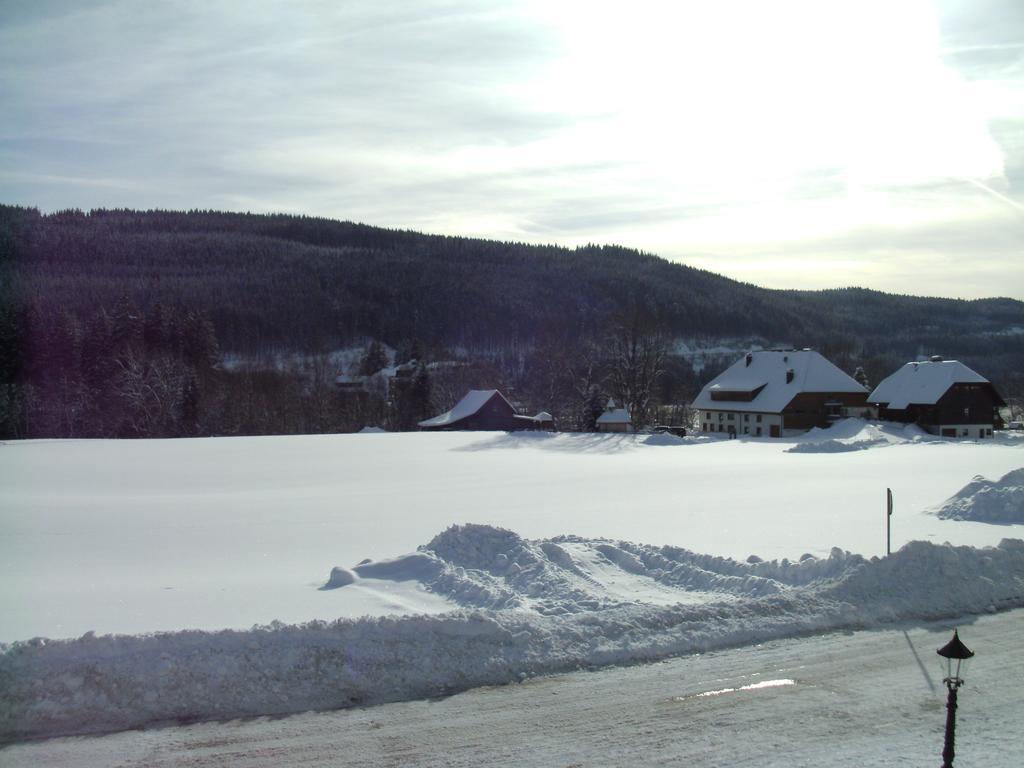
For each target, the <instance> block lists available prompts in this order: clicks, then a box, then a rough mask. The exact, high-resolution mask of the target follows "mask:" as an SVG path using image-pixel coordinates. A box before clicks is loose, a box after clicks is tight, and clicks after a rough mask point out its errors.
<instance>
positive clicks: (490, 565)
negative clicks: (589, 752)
mask: <svg viewBox="0 0 1024 768" xmlns="http://www.w3.org/2000/svg"><path fill="white" fill-rule="evenodd" d="M1022 448H1024V441H1021V440H1017V439H1013V438H1009V437H1003V438H1001V439H997V440H993V441H990V442H985V443H969V442H954V441H947V440H938V439H933V438H930V437H927V436H923V435H921V434H920V433H917V432H916V431H913V430H904V429H902V428H893V427H884V426H880V425H877V424H865V423H863V422H857V421H850V422H844V423H841V424H839V425H836V426H835V427H833V428H832V429H831V430H825V431H817V432H814V433H812V434H810V435H807V436H805V437H802V438H799V439H793V440H769V439H763V440H742V439H740V440H733V441H728V440H714V439H708V438H701V437H697V438H687V439H684V440H680V439H677V438H673V437H670V436H664V435H658V436H645V435H569V434H559V435H547V434H519V435H507V434H504V433H501V434H495V433H475V434H474V433H451V434H404V435H394V434H362V435H332V436H315V437H274V438H232V439H207V440H177V441H135V442H116V441H68V442H59V441H41V442H30V443H7V444H3V445H0V522H2V526H3V532H4V535H3V536H2V537H0V569H2V570H0V611H2V612H3V615H4V620H3V622H2V623H0V640H4V641H8V642H9V641H26V640H27V639H29V638H35V637H48V638H77V637H78V636H80V635H83V634H84V633H86V632H95V634H96V635H97V636H93V635H91V634H90V635H86V636H84V637H81V638H79V639H75V640H68V641H58V642H52V641H44V640H40V639H36V640H33V641H31V642H17V643H15V644H14V645H11V646H7V647H6V648H5V649H4V651H3V654H2V655H0V675H6V678H5V679H6V680H7V681H8V682H9V703H8V706H7V708H6V709H5V711H4V712H3V713H0V720H3V722H2V723H0V731H3V732H6V733H8V734H9V735H10V734H15V733H22V734H29V733H37V734H38V733H52V732H61V731H65V732H66V731H75V730H89V729H109V728H120V727H129V726H131V725H134V724H138V723H142V722H148V721H153V720H161V719H168V718H180V717H230V716H238V715H246V714H265V713H270V712H292V711H299V710H302V709H309V708H324V707H334V706H343V705H346V704H353V703H359V702H376V701H387V700H395V699H400V698H408V697H410V696H422V695H430V694H432V693H438V692H444V691H451V690H460V689H464V688H466V687H470V686H473V685H479V684H485V683H494V682H503V681H506V680H509V679H515V678H516V677H517V676H519V675H523V674H535V673H538V672H550V671H559V670H564V669H570V668H574V667H575V666H578V665H584V666H586V665H592V664H603V663H610V662H621V661H635V660H643V659H653V658H661V657H664V656H667V655H671V654H676V653H684V652H689V651H693V650H701V649H706V648H715V647H723V646H727V645H736V644H743V643H747V642H756V641H761V640H764V639H768V638H772V637H784V636H789V635H792V634H794V633H798V632H806V631H812V630H821V629H829V628H835V627H846V626H871V625H874V624H877V623H880V622H887V621H892V620H897V619H921V618H935V617H941V616H951V615H958V614H962V613H969V612H980V611H986V610H993V609H999V608H1004V607H1011V606H1014V605H1021V604H1024V545H1022V544H1020V543H1019V542H1016V541H1014V540H1016V539H1024V525H1019V524H1003V525H993V524H990V523H986V522H976V521H971V520H948V519H942V518H941V517H940V516H939V514H937V513H938V512H939V511H941V509H942V508H943V504H944V502H946V501H947V500H948V499H951V498H953V497H956V498H955V499H954V500H955V501H958V502H960V503H961V505H962V503H963V500H964V499H965V498H967V496H969V495H970V491H966V492H965V493H966V494H967V496H965V493H961V491H962V489H964V488H965V486H968V485H969V484H971V483H975V484H977V483H978V482H979V481H977V479H976V476H978V475H981V476H983V477H985V478H989V479H991V480H992V481H999V479H1000V478H1003V477H1004V475H1007V473H1009V472H1011V471H1012V470H1016V469H1019V468H1021V467H1022V466H1024V451H1022ZM1013 477H1015V475H1014V476H1011V478H1010V480H1012V478H1013ZM1010 480H1005V479H1004V481H1003V483H1002V484H1000V486H999V487H1000V488H1001V489H1004V491H1005V488H1008V487H1009V486H1010V485H1012V483H1011V482H1010ZM886 487H891V488H892V489H893V493H894V497H895V501H896V507H895V514H894V516H893V519H892V531H893V550H894V553H895V554H894V556H893V557H892V558H890V559H883V560H873V559H872V558H873V557H874V556H878V555H882V554H884V549H885V489H886ZM971 487H977V488H978V489H979V491H980V492H987V491H985V489H986V488H988V486H981V485H975V486H971ZM958 494H959V495H958ZM1002 497H1005V498H1010V499H1011V500H1012V498H1016V497H1014V496H1013V492H1012V489H1011V490H1010V491H1005V492H1002ZM1011 503H1012V501H1011ZM467 524H468V525H467ZM453 525H457V526H460V527H457V528H451V526H453ZM1003 539H1007V540H1008V541H1006V542H1005V543H1003V544H1001V545H1000V542H1001V541H1002V540H1003ZM909 541H917V542H919V543H916V544H913V545H911V546H909V547H906V548H904V549H902V550H901V551H900V552H898V553H896V550H897V549H899V548H900V547H902V546H903V545H904V544H906V543H907V542H909ZM947 541H948V542H952V543H953V544H954V545H962V546H955V547H947V546H934V545H933V544H929V543H924V542H932V543H934V544H936V545H938V544H942V543H943V542H947ZM963 545H966V546H963ZM995 545H999V546H998V547H996V546H995ZM979 547H994V548H984V549H975V548H979ZM418 548H419V551H418ZM847 551H848V552H852V553H854V554H852V555H851V554H849V553H848V552H847ZM751 555H756V556H757V557H749V556H751ZM748 558H749V561H748ZM784 558H785V559H784ZM367 560H369V561H368V562H367ZM773 561H776V562H773ZM452 610H457V611H460V612H459V613H457V614H455V615H452V616H445V617H440V616H436V617H435V618H424V617H420V618H415V617H412V616H410V615H409V614H414V613H427V614H434V615H436V614H440V613H442V612H445V611H452ZM367 614H368V615H371V616H378V617H380V616H386V615H388V614H405V615H406V617H405V618H402V617H397V618H386V619H362V620H351V619H347V620H344V621H340V622H334V620H336V619H338V618H339V617H358V616H363V615H367ZM302 622H313V623H311V624H308V625H305V626H294V625H297V624H300V623H302ZM332 622H334V623H332ZM254 624H260V625H270V626H265V627H263V628H259V629H250V628H251V627H252V625H254ZM185 629H191V630H208V631H205V632H180V631H178V632H176V633H174V634H163V635H149V636H144V637H135V638H130V637H103V636H102V635H105V634H107V633H125V634H128V633H130V634H138V633H151V632H153V631H157V630H185ZM218 630H222V631H218ZM223 630H242V631H223Z"/></svg>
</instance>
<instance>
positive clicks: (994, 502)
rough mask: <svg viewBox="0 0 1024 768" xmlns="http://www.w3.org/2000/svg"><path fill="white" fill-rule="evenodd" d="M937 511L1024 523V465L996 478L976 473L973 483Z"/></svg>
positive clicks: (943, 514)
mask: <svg viewBox="0 0 1024 768" xmlns="http://www.w3.org/2000/svg"><path fill="white" fill-rule="evenodd" d="M936 514H937V515H938V516H939V517H941V518H943V519H944V520H972V521H974V522H979V523H1002V524H1004V525H1013V524H1019V523H1024V467H1022V468H1021V469H1015V470H1013V471H1012V472H1007V473H1006V474H1005V475H1003V476H1002V477H1001V478H1000V479H999V480H995V481H993V480H987V479H985V478H984V477H982V476H981V475H975V477H974V479H973V480H972V481H971V482H970V483H968V484H967V485H965V486H964V487H963V488H961V489H960V490H959V491H958V492H957V493H956V494H955V495H954V496H953V497H952V498H950V499H947V500H946V502H945V503H943V504H942V506H941V507H939V509H938V511H937V512H936Z"/></svg>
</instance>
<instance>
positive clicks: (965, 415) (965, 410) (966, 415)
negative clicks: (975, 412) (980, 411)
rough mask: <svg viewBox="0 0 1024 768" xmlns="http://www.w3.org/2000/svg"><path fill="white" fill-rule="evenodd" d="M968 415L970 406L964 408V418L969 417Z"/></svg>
mask: <svg viewBox="0 0 1024 768" xmlns="http://www.w3.org/2000/svg"><path fill="white" fill-rule="evenodd" d="M970 415H971V409H970V408H964V418H965V419H966V418H968V417H970Z"/></svg>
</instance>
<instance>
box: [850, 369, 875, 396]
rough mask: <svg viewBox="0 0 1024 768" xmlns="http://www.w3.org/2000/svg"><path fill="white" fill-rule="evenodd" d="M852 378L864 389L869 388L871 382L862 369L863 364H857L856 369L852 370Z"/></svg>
mask: <svg viewBox="0 0 1024 768" xmlns="http://www.w3.org/2000/svg"><path fill="white" fill-rule="evenodd" d="M853 379H854V381H856V382H857V383H858V384H860V385H861V386H862V387H864V389H868V390H870V389H871V383H870V381H869V380H868V375H867V373H866V372H865V371H864V367H863V366H860V365H858V366H857V369H856V370H855V371H854V372H853Z"/></svg>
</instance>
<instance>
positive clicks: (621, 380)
mask: <svg viewBox="0 0 1024 768" xmlns="http://www.w3.org/2000/svg"><path fill="white" fill-rule="evenodd" d="M1022 328H1024V305H1022V304H1021V302H1017V301H1013V300H1010V299H988V300H978V301H957V300H950V299H924V298H917V297H910V296H895V295H889V294H883V293H879V292H875V291H868V290H864V289H854V288H850V289H836V290H831V291H811V292H808V291H770V290H765V289H761V288H757V287H755V286H751V285H747V284H744V283H739V282H736V281H733V280H729V279H726V278H723V277H720V276H717V275H714V274H712V273H709V272H705V271H702V270H696V269H692V268H689V267H686V266H683V265H680V264H674V263H670V262H668V261H665V260H663V259H659V258H657V257H655V256H652V255H649V254H643V253H639V252H637V251H632V250H628V249H624V248H617V247H605V246H586V247H582V248H576V249H567V248H561V247H555V246H533V245H523V244H517V243H504V242H494V241H485V240H477V239H471V238H458V237H443V236H433V235H423V234H419V233H415V232H406V231H397V230H387V229H380V228H375V227H369V226H366V225H361V224H352V223H348V222H339V221H332V220H328V219H321V218H312V217H302V216H284V215H269V216H263V215H250V214H234V213H218V212H214V211H190V212H173V211H130V210H97V211H91V212H89V213H83V212H81V211H77V210H71V211H62V212H58V213H54V214H49V215H43V214H40V213H39V211H37V210H35V209H32V208H19V207H14V206H0V387H2V391H0V434H2V435H4V436H47V437H59V436H66V437H77V436H143V435H145V436H182V435H208V434H279V433H293V432H326V431H349V430H351V429H357V428H359V427H361V426H365V425H380V426H385V427H388V428H394V429H407V428H410V427H411V426H413V425H414V424H415V422H416V421H417V420H419V419H420V418H426V417H428V416H431V415H434V414H435V413H438V412H441V411H443V410H446V409H447V408H448V407H450V406H451V405H452V404H454V402H455V401H456V400H457V399H458V398H459V397H461V396H462V395H463V394H464V393H465V391H466V389H469V388H499V389H502V391H504V392H505V393H506V394H507V395H509V396H510V398H511V399H513V401H514V402H516V403H517V405H519V406H520V407H521V408H522V410H523V411H524V412H536V411H537V410H546V411H549V412H552V413H553V414H555V416H556V417H557V418H558V419H559V423H560V425H561V426H563V427H564V428H572V429H589V428H592V426H593V421H594V419H596V416H597V415H598V414H599V413H600V410H601V409H602V408H603V405H604V401H605V399H606V398H607V397H608V396H609V395H610V396H613V397H615V398H616V399H617V400H619V401H621V402H623V403H625V404H626V405H627V406H628V407H629V408H630V411H631V413H633V415H634V419H635V420H636V422H637V424H638V425H640V424H651V423H658V422H662V423H664V422H671V423H679V422H680V421H684V420H685V419H686V417H687V414H686V412H685V410H686V403H688V402H689V401H690V400H692V398H693V396H694V395H695V394H696V392H697V391H699V388H700V387H701V386H702V385H703V384H704V383H705V382H706V381H707V380H709V379H710V378H711V377H713V376H714V375H716V374H717V373H718V372H720V371H721V370H722V369H723V368H724V367H725V366H727V365H729V364H731V363H732V362H733V360H732V359H731V357H730V356H728V355H726V356H723V357H721V358H720V359H712V360H709V361H707V364H706V365H705V366H704V367H703V368H702V369H700V370H698V371H695V370H694V369H693V368H692V367H691V366H690V365H689V363H688V362H687V361H686V360H685V359H683V358H681V357H680V356H678V355H675V354H673V351H672V348H673V344H674V342H675V341H676V340H678V339H680V338H686V339H691V340H692V339H697V340H701V339H703V340H706V341H707V342H708V345H709V346H714V345H715V344H716V341H717V340H721V339H732V340H734V341H735V340H739V339H742V340H744V341H745V342H746V343H750V344H760V345H763V346H772V345H776V344H778V343H780V342H788V343H790V344H794V345H796V346H810V347H814V348H816V349H818V350H819V351H821V352H822V353H823V354H824V355H825V356H826V357H828V358H829V359H831V360H832V361H833V362H835V363H836V364H837V365H838V366H839V367H840V368H842V369H843V370H845V371H847V372H848V373H853V372H854V371H855V370H856V369H857V368H860V369H861V370H862V374H863V376H864V377H865V378H866V379H867V380H869V381H870V382H872V383H877V381H879V380H880V379H881V378H882V377H884V376H885V375H888V374H889V373H891V372H892V371H893V370H895V369H896V368H897V367H898V366H899V365H901V364H902V363H903V362H906V360H908V359H913V357H914V356H916V355H917V354H932V353H940V354H944V355H946V356H947V357H954V356H955V357H958V358H960V359H962V360H964V362H966V363H967V364H968V365H971V366H972V367H974V368H976V369H977V370H979V371H980V372H982V373H983V374H985V375H986V376H988V377H989V378H990V379H992V380H993V382H994V383H996V386H997V388H999V389H1000V390H1001V391H1004V395H1006V394H1007V393H1010V394H1011V395H1012V393H1013V392H1015V391H1017V390H1018V389H1019V388H1020V378H1021V374H1020V371H1024V334H1022V333H1020V329H1022ZM373 340H376V344H374V343H371V342H372V341H373ZM737 343H738V342H737ZM367 345H369V346H367ZM383 345H387V346H389V347H391V348H392V349H396V350H398V353H397V354H398V359H399V362H402V361H410V360H417V361H418V365H417V366H415V367H414V368H413V369H412V370H411V371H410V374H409V375H408V376H404V377H400V378H399V379H397V380H395V381H392V382H391V383H389V384H388V385H387V386H383V385H381V384H380V382H379V381H378V384H377V385H371V386H370V387H369V389H367V390H366V391H361V390H358V389H355V390H353V389H349V390H348V391H343V390H341V389H339V388H337V387H336V386H335V385H334V379H335V377H336V376H337V374H338V373H340V372H341V371H340V370H339V368H338V365H337V363H336V360H335V358H333V357H332V356H331V353H332V352H333V351H335V350H338V349H341V348H344V347H355V346H361V347H366V353H365V354H364V356H363V357H364V358H365V359H363V360H360V361H359V364H358V366H357V368H358V369H359V370H351V371H349V370H346V371H345V372H346V373H360V372H361V373H363V374H364V375H367V374H366V372H367V371H368V370H369V369H370V368H376V369H377V370H378V371H379V370H380V368H381V367H382V366H381V362H382V359H381V355H382V354H383ZM222 352H227V353H230V354H228V355H223V356H222V355H221V353H222ZM277 352H289V353H295V355H294V358H293V360H294V361H295V362H293V363H292V364H290V365H288V366H281V365H277V364H270V363H268V362H267V360H268V359H269V358H270V357H271V356H272V354H273V353H277ZM222 359H223V360H229V359H230V360H231V361H234V362H232V363H231V364H227V363H225V364H221V360H222ZM452 363H457V364H452ZM371 373H372V372H371ZM414 382H415V386H414ZM392 384H393V386H392Z"/></svg>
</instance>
